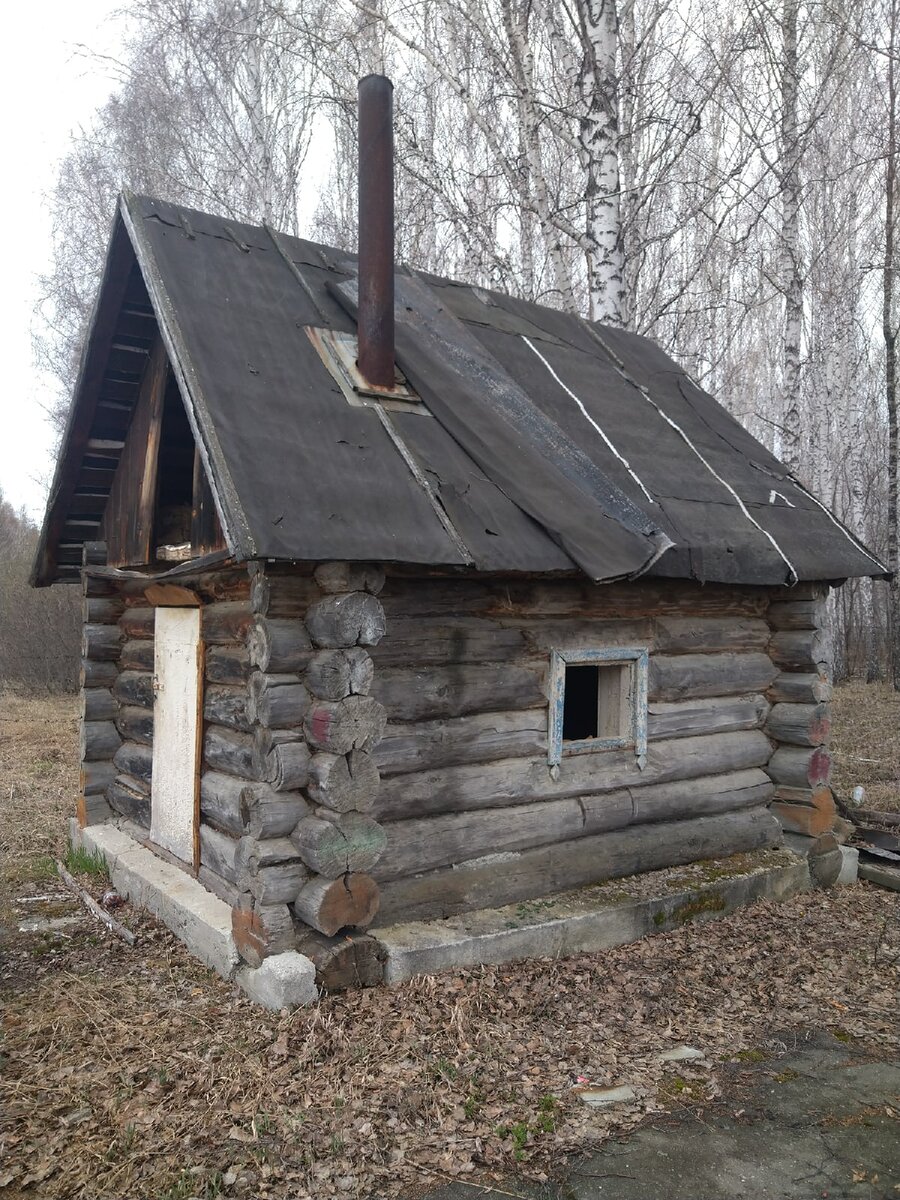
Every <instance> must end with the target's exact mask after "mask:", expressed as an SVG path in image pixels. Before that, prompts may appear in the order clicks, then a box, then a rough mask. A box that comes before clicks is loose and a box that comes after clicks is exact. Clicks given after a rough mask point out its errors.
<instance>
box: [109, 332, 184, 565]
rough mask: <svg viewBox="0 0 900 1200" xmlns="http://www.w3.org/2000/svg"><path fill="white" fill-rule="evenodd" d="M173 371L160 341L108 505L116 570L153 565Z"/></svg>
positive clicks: (111, 560)
mask: <svg viewBox="0 0 900 1200" xmlns="http://www.w3.org/2000/svg"><path fill="white" fill-rule="evenodd" d="M168 369H169V361H168V358H167V356H166V352H165V348H164V347H163V344H162V341H161V339H160V338H159V337H157V339H156V342H155V343H154V345H153V349H152V350H151V352H150V355H149V358H148V360H147V366H146V369H145V371H144V377H143V379H142V381H141V390H140V393H139V395H138V400H137V404H136V405H135V409H134V414H133V416H132V419H131V426H130V427H129V430H128V435H127V437H126V438H125V446H124V448H123V450H122V455H121V458H120V459H119V465H118V467H117V469H116V473H115V476H114V478H113V480H112V487H111V489H110V493H109V499H108V501H107V503H106V511H105V514H104V518H103V537H104V539H105V541H106V546H107V562H108V564H109V565H110V566H111V567H133V566H142V565H144V564H145V563H149V562H150V561H151V539H152V536H153V512H154V508H155V506H156V470H157V459H158V450H159V436H160V431H161V428H162V407H163V399H164V396H165V390H166V378H167V374H168Z"/></svg>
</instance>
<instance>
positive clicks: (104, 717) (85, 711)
mask: <svg viewBox="0 0 900 1200" xmlns="http://www.w3.org/2000/svg"><path fill="white" fill-rule="evenodd" d="M118 711H119V706H118V704H117V703H116V700H115V697H114V696H113V694H112V692H111V691H110V690H109V688H84V689H83V691H82V693H81V719H82V721H112V720H115V716H116V713H117V712H118Z"/></svg>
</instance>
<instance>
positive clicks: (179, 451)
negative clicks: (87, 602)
mask: <svg viewBox="0 0 900 1200" xmlns="http://www.w3.org/2000/svg"><path fill="white" fill-rule="evenodd" d="M195 453H196V451H195V446H194V434H193V431H192V430H191V426H190V423H189V421H188V418H187V413H186V412H185V408H184V404H183V402H182V399H181V393H180V391H179V390H178V384H177V383H176V381H175V377H174V375H173V374H172V372H171V371H168V372H167V377H166V390H165V398H164V400H163V409H162V420H161V427H160V435H159V459H158V466H157V491H156V512H155V514H154V535H153V540H154V542H155V543H156V549H157V555H158V556H159V557H163V558H164V557H166V554H165V553H162V554H160V551H167V550H169V549H170V548H172V547H177V546H184V545H188V546H189V544H190V541H191V517H192V514H193V508H194V458H195Z"/></svg>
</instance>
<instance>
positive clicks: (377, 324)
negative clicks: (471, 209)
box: [356, 75, 394, 388]
mask: <svg viewBox="0 0 900 1200" xmlns="http://www.w3.org/2000/svg"><path fill="white" fill-rule="evenodd" d="M393 101H394V85H393V84H392V83H391V81H390V80H389V79H387V78H386V77H385V76H384V75H366V76H365V78H363V79H361V80H360V81H359V304H358V312H357V318H356V322H357V327H358V336H359V349H358V357H357V365H358V367H359V370H360V373H361V374H362V376H363V378H364V379H366V380H367V382H368V383H370V384H373V385H374V386H375V387H381V388H392V387H393V386H394V129H393Z"/></svg>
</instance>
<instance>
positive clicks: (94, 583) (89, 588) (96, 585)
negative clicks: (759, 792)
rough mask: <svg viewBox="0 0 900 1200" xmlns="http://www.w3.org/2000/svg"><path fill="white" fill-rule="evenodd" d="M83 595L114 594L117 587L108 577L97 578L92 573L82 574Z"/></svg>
mask: <svg viewBox="0 0 900 1200" xmlns="http://www.w3.org/2000/svg"><path fill="white" fill-rule="evenodd" d="M81 592H82V595H83V596H92V597H93V596H115V595H117V594H118V592H117V589H116V588H115V587H114V586H113V584H112V583H111V582H110V581H109V580H108V579H98V578H97V577H96V576H94V575H83V576H82V579H81Z"/></svg>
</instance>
